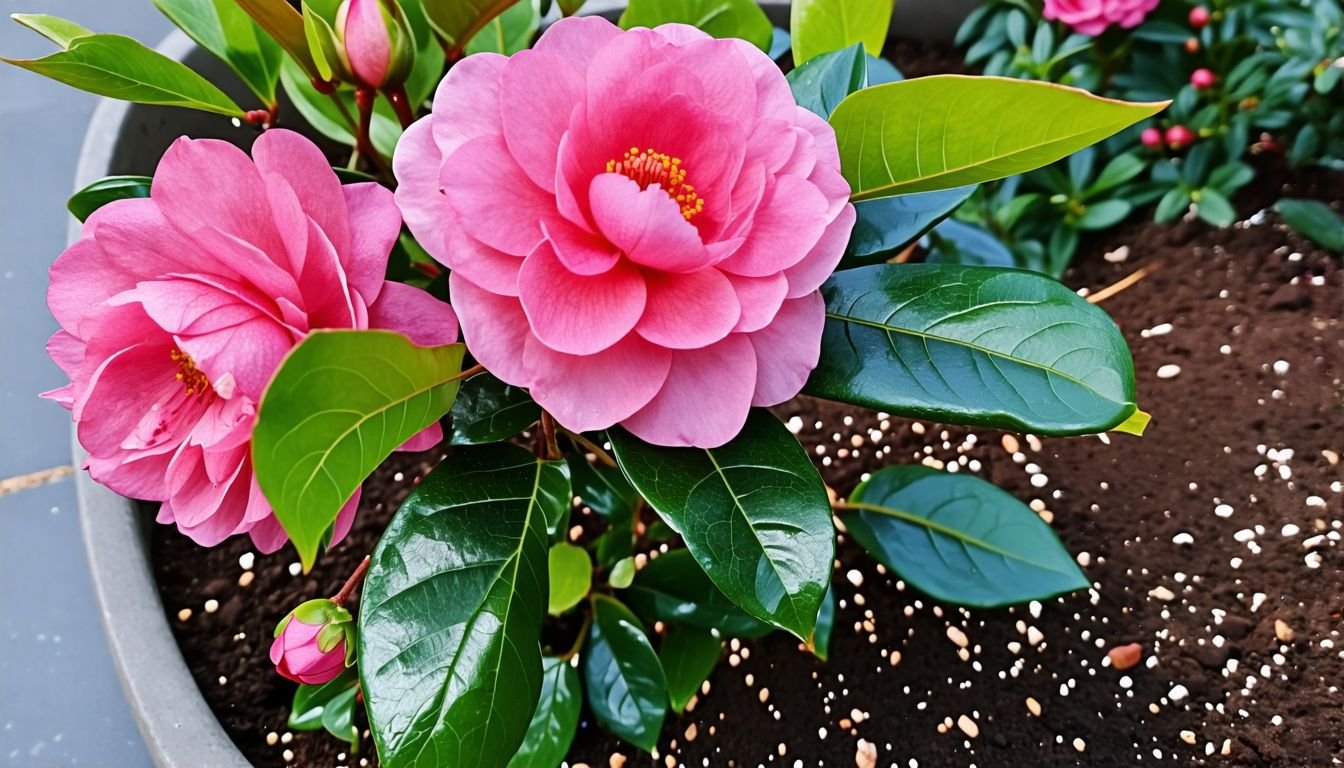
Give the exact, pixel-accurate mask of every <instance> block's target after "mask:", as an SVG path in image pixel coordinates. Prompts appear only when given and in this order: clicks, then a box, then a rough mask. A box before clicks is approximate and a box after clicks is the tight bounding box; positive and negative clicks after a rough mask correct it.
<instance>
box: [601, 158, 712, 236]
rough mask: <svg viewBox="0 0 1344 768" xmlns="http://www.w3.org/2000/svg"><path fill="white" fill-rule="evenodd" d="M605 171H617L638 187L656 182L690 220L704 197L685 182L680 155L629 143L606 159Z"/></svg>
mask: <svg viewBox="0 0 1344 768" xmlns="http://www.w3.org/2000/svg"><path fill="white" fill-rule="evenodd" d="M607 173H619V174H621V175H622V176H625V177H627V178H629V179H632V180H634V181H635V183H637V184H639V186H640V188H641V189H648V188H649V187H650V186H653V185H657V186H659V187H662V189H663V191H664V192H666V193H667V196H668V197H670V198H672V199H673V200H676V201H677V204H678V205H680V206H681V215H682V216H683V217H684V218H685V219H686V220H687V221H690V220H691V218H692V217H694V216H695V215H696V214H697V213H700V212H701V211H703V210H704V209H705V201H704V199H702V198H701V197H700V195H699V194H697V193H696V191H695V187H693V186H691V185H690V184H687V183H686V169H684V168H682V167H681V158H679V157H672V156H670V155H665V154H663V153H662V152H657V151H655V150H652V149H645V150H641V149H640V148H639V147H631V148H630V151H628V152H626V153H625V157H623V158H621V159H620V160H608V161H607Z"/></svg>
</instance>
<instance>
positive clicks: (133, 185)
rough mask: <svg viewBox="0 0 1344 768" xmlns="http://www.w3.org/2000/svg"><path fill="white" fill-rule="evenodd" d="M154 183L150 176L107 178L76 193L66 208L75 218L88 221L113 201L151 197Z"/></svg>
mask: <svg viewBox="0 0 1344 768" xmlns="http://www.w3.org/2000/svg"><path fill="white" fill-rule="evenodd" d="M153 181H154V180H153V179H151V178H149V177H148V176H105V177H103V178H101V179H99V180H97V181H95V182H93V183H92V184H90V185H89V186H87V187H85V188H83V189H81V190H79V191H78V192H76V193H75V194H74V195H73V196H72V197H71V198H70V200H69V202H67V203H66V204H65V207H66V208H68V209H69V210H70V213H72V214H74V216H75V218H77V219H79V220H80V221H87V220H88V218H89V217H90V216H92V215H93V212H94V211H96V210H98V209H99V208H102V207H103V206H104V205H107V204H108V203H110V202H112V201H113V200H125V199H127V198H131V197H149V187H150V184H151V183H152V182H153Z"/></svg>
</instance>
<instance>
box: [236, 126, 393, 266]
mask: <svg viewBox="0 0 1344 768" xmlns="http://www.w3.org/2000/svg"><path fill="white" fill-rule="evenodd" d="M252 158H253V160H254V161H255V162H256V165H257V170H258V171H260V172H261V174H262V175H263V176H266V175H269V174H274V175H276V176H279V177H281V178H283V179H284V180H285V181H286V182H287V183H288V184H289V187H290V189H292V190H294V194H295V195H296V196H297V197H298V200H299V203H300V205H301V206H302V210H303V213H304V215H306V216H307V217H309V218H312V219H313V221H316V222H317V225H318V226H319V227H321V228H322V231H323V232H326V233H327V238H328V239H329V240H331V242H332V243H333V244H334V245H335V246H336V248H337V250H341V251H344V250H345V249H346V247H347V246H348V244H349V241H350V234H351V231H352V227H351V222H350V217H349V212H348V209H347V201H346V198H345V196H344V195H342V190H341V181H340V179H338V178H336V174H335V172H333V171H332V170H331V164H330V163H328V162H327V159H326V157H324V156H323V155H322V150H320V149H318V148H317V145H316V144H314V143H313V142H311V141H309V140H308V139H307V138H305V137H304V136H303V135H302V134H298V133H295V132H294V131H288V130H284V129H281V128H276V129H272V130H269V131H263V132H262V134H261V135H260V136H258V137H257V140H256V141H255V142H253V143H252ZM373 186H377V185H373ZM389 204H390V201H389ZM304 226H305V228H306V226H307V224H306V223H305V224H304ZM353 230H354V231H355V232H358V228H357V227H356V228H353Z"/></svg>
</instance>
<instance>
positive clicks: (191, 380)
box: [171, 349, 210, 395]
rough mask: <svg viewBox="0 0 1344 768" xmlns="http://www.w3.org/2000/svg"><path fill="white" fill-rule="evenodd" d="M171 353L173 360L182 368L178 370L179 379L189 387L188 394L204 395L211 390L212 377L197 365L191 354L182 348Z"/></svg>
mask: <svg viewBox="0 0 1344 768" xmlns="http://www.w3.org/2000/svg"><path fill="white" fill-rule="evenodd" d="M171 354H172V356H173V362H174V363H177V367H178V368H179V369H180V370H178V372H177V380H178V381H180V382H182V385H183V386H184V387H186V388H187V394H188V395H203V394H205V393H206V392H209V391H210V379H209V378H207V377H206V375H205V373H204V372H202V371H201V369H200V368H197V367H196V361H195V360H192V359H191V355H188V354H187V353H186V352H183V351H182V350H180V349H174V350H173V351H172V353H171Z"/></svg>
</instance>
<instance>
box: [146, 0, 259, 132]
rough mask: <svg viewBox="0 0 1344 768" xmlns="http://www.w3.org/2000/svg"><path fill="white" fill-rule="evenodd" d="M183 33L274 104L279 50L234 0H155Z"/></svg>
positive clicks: (159, 7)
mask: <svg viewBox="0 0 1344 768" xmlns="http://www.w3.org/2000/svg"><path fill="white" fill-rule="evenodd" d="M154 5H156V6H158V9H159V10H160V11H162V12H163V14H164V15H165V16H167V17H168V18H169V19H172V21H173V23H174V24H176V25H177V26H178V27H179V28H181V29H182V31H183V32H186V33H187V34H188V35H189V36H190V37H191V39H192V40H195V41H196V42H197V43H199V44H200V46H201V47H202V48H204V49H206V50H207V51H210V52H211V53H213V54H215V55H216V56H218V57H219V58H220V59H222V60H223V61H224V62H225V63H226V64H228V65H229V67H230V68H232V69H233V71H234V72H237V73H238V77H240V78H242V80H243V82H244V83H246V84H247V87H248V88H251V89H252V92H253V93H255V94H256V95H257V98H259V99H261V100H262V101H263V102H265V103H266V105H267V106H271V105H273V104H275V86H276V83H277V82H279V80H280V59H281V55H282V52H281V50H280V46H279V44H278V43H276V42H275V40H274V39H273V38H272V37H271V36H270V35H268V34H266V32H265V30H263V29H262V28H261V27H260V26H258V24H257V23H256V22H255V21H253V20H252V17H250V16H248V15H247V12H246V11H244V10H243V9H242V8H241V7H240V6H239V5H238V4H237V3H235V2H234V1H233V0H154Z"/></svg>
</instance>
